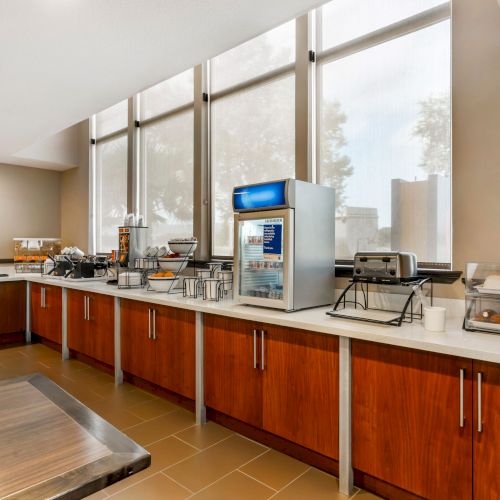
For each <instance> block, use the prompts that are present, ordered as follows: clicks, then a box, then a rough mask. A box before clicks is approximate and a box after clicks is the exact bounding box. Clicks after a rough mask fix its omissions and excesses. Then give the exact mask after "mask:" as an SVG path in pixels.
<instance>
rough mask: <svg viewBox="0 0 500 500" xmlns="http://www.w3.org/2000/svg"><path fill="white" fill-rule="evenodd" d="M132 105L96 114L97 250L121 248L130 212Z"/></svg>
mask: <svg viewBox="0 0 500 500" xmlns="http://www.w3.org/2000/svg"><path fill="white" fill-rule="evenodd" d="M127 123H128V104H127V101H126V100H125V101H122V102H120V103H118V104H116V105H115V106H112V107H111V108H108V109H106V110H104V111H102V112H100V113H98V114H97V115H96V146H95V147H96V155H95V158H96V164H95V193H94V198H95V211H96V213H95V223H96V242H95V244H96V251H97V252H110V251H111V250H113V249H116V248H117V246H118V226H120V225H122V224H123V218H124V216H125V214H126V213H127V154H128V153H127Z"/></svg>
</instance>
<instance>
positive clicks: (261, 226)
mask: <svg viewBox="0 0 500 500" xmlns="http://www.w3.org/2000/svg"><path fill="white" fill-rule="evenodd" d="M284 212H285V211H281V210H280V211H275V212H274V213H273V212H270V213H268V214H266V215H274V214H276V216H275V217H274V216H267V217H265V216H264V217H262V218H257V217H256V215H260V214H252V215H253V217H252V215H250V214H242V215H241V216H240V217H241V218H240V220H239V223H238V229H237V231H238V254H239V255H238V295H239V296H240V299H241V298H246V300H243V301H244V302H247V303H253V304H259V303H260V304H265V303H267V305H270V304H269V302H270V301H277V302H279V303H280V304H279V305H278V304H277V303H276V305H277V306H278V307H283V308H284V309H287V308H288V307H287V303H288V295H289V294H288V290H287V285H288V281H289V280H288V279H287V272H288V259H287V257H286V255H287V247H288V241H287V239H288V237H289V224H287V222H288V218H289V217H288V213H284ZM286 212H288V211H286ZM248 299H250V300H248Z"/></svg>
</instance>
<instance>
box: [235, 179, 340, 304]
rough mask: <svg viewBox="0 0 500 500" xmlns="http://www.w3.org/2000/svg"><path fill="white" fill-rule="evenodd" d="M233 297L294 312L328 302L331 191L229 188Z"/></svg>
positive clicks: (290, 184)
mask: <svg viewBox="0 0 500 500" xmlns="http://www.w3.org/2000/svg"><path fill="white" fill-rule="evenodd" d="M233 208H234V211H235V215H234V276H235V277H234V285H235V286H234V298H235V300H236V301H237V302H240V303H243V304H250V305H257V306H264V307H272V308H276V309H283V310H285V311H295V310H298V309H305V308H309V307H317V306H322V305H328V304H331V303H332V302H333V300H334V289H335V192H334V190H333V189H332V188H329V187H325V186H320V185H317V184H311V183H308V182H302V181H297V180H294V179H286V180H280V181H273V182H266V183H262V184H253V185H249V186H239V187H236V188H234V190H233Z"/></svg>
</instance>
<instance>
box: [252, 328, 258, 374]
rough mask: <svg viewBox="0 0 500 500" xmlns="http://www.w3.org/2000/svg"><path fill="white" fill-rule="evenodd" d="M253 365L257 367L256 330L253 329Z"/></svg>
mask: <svg viewBox="0 0 500 500" xmlns="http://www.w3.org/2000/svg"><path fill="white" fill-rule="evenodd" d="M253 367H254V368H257V330H254V331H253Z"/></svg>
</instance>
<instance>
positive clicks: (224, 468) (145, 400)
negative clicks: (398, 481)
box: [0, 344, 378, 500]
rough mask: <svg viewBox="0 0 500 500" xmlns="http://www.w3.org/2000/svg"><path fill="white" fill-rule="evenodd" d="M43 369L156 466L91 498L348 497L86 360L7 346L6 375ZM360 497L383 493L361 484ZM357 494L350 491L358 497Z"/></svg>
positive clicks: (323, 479)
mask: <svg viewBox="0 0 500 500" xmlns="http://www.w3.org/2000/svg"><path fill="white" fill-rule="evenodd" d="M33 372H41V373H43V374H45V375H46V376H48V377H49V378H51V379H52V380H54V381H55V382H56V383H57V384H59V385H60V386H61V387H63V388H64V389H65V390H67V391H68V392H69V393H71V394H72V395H73V396H75V397H76V398H77V399H79V400H80V401H81V402H82V403H84V404H86V405H87V406H88V407H90V408H91V409H92V410H94V411H95V412H96V413H99V414H100V415H101V416H102V417H103V418H105V419H106V420H107V421H108V422H110V423H111V424H113V425H114V426H115V427H117V428H118V429H120V430H121V431H123V432H124V433H125V434H127V435H128V436H130V437H131V438H132V439H134V440H135V441H137V442H138V443H139V444H141V445H142V446H144V447H145V448H146V449H147V450H148V451H149V452H150V453H151V456H152V464H151V467H149V468H148V469H146V470H145V471H142V472H140V473H138V474H136V475H134V476H131V477H130V478H128V479H125V480H123V481H120V482H118V483H115V484H114V485H112V486H110V487H108V488H106V489H104V490H102V491H100V492H98V493H95V494H94V495H91V496H90V497H87V498H91V499H97V500H99V499H104V498H109V497H111V498H113V499H116V500H135V499H139V498H140V499H141V500H149V499H152V500H155V499H172V500H176V499H184V498H196V499H204V500H209V499H210V500H226V499H227V500H246V499H249V500H260V499H267V498H276V499H287V500H294V499H297V500H306V499H307V500H309V499H311V500H316V499H318V500H320V499H330V500H332V499H342V500H347V497H346V496H344V495H341V494H340V493H338V481H337V479H336V478H335V477H333V476H330V475H329V474H325V473H324V472H321V471H319V470H317V469H315V468H314V467H310V466H309V465H307V464H304V463H302V462H299V461H297V460H295V459H293V458H290V457H288V456H287V455H283V454H282V453H279V452H277V451H275V450H272V449H270V448H268V447H266V446H263V445H261V444H259V443H256V442H254V441H251V440H249V439H247V438H245V437H243V436H240V435H239V434H236V433H234V432H232V431H230V430H228V429H226V428H224V427H221V426H219V425H217V424H214V423H213V422H209V423H208V424H206V425H204V426H199V425H196V424H195V423H194V415H193V414H192V413H191V412H188V411H186V410H184V409H182V408H179V407H178V406H176V405H174V404H172V403H170V402H168V401H165V400H162V399H160V398H158V397H156V396H153V395H151V394H149V393H147V392H145V391H142V390H140V389H138V388H136V387H134V386H132V385H129V384H123V385H122V386H119V387H116V386H115V385H114V381H113V378H112V377H111V376H109V375H107V374H105V373H102V372H100V371H98V370H96V369H94V368H91V367H89V366H87V365H85V364H83V363H81V362H79V361H76V360H69V361H64V362H63V361H62V360H61V356H60V354H59V353H57V352H55V351H53V350H51V349H49V348H47V347H45V346H42V345H41V344H34V345H30V346H22V347H14V348H8V349H1V350H0V379H3V378H12V377H15V376H19V375H25V374H28V373H33ZM353 497H356V500H373V499H377V498H378V497H376V496H375V495H372V494H370V493H366V492H363V491H361V490H358V489H356V490H355V493H354V495H353ZM353 497H351V498H353Z"/></svg>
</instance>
